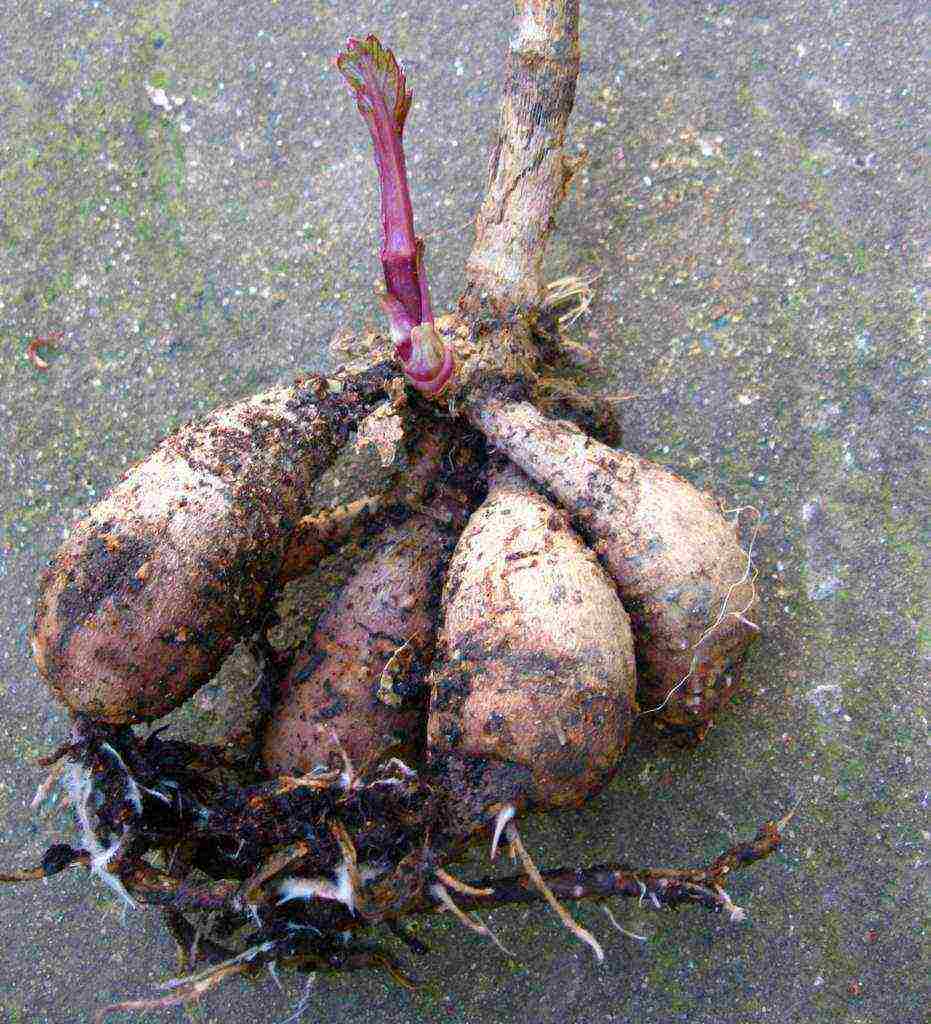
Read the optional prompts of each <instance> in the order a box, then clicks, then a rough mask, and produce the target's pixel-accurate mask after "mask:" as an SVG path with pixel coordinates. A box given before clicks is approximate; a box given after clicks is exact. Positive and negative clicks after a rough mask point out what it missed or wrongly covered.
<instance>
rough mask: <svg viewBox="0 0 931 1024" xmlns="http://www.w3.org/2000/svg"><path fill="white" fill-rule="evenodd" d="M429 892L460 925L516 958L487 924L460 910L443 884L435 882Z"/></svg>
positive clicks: (513, 958)
mask: <svg viewBox="0 0 931 1024" xmlns="http://www.w3.org/2000/svg"><path fill="white" fill-rule="evenodd" d="M430 894H431V895H432V896H434V897H435V898H436V899H438V900H439V901H440V903H442V905H443V906H444V907H445V908H446V909H447V910H448V911H449V912H450V913H451V914H452V915H453V917H455V919H456V920H457V921H458V922H459V923H460V924H462V925H465V927H466V928H468V929H469V931H470V932H475V934H476V935H484V936H485V938H486V939H490V940H491V941H492V942H493V943H494V944H495V945H496V946H497V947H498V949H500V950H501V952H502V953H504V955H505V956H509V957H511V959H512V960H516V959H517V957H516V956H514V954H513V953H512V952H511V951H510V950H509V949H508V948H507V947H506V946H505V945H504V943H502V941H501V940H500V939H499V938H498V936H497V935H495V933H494V932H493V931H492V930H491V929H490V928H489V927H488V925H487V924H483V923H482V922H481V921H476V920H475V918H474V917H470V916H469V915H468V914H467V913H466V912H465V911H464V910H461V909H460V908H459V907H458V906H457V905H456V902H455V900H454V899H453V898H452V896H450V895H449V892H448V891H447V890H446V888H445V886H442V885H440V883H439V882H435V883H434V884H433V885H431V886H430Z"/></svg>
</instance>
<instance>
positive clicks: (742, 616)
mask: <svg viewBox="0 0 931 1024" xmlns="http://www.w3.org/2000/svg"><path fill="white" fill-rule="evenodd" d="M741 512H752V513H753V516H754V519H755V523H754V527H753V533H752V534H751V535H750V543H749V544H748V545H747V565H746V568H745V569H744V571H743V573H742V575H741V577H740V579H738V580H735V581H734V582H733V583H731V585H730V586H729V587H728V588H727V593H726V594H725V595H724V599H723V600H722V602H721V608H720V611H719V612H718V614H717V617H716V618H715V620H714V622H712V623H711V625H710V626H708V627H707V628H706V629H705V631H704V632H703V633H702V635H701V636H700V637H699V638H698V639H697V640H696V641H695V643H694V644H692V648H691V649H692V650H693V651H697V650H698V648H699V647H701V645H702V644H703V643H704V642H705V640H707V639H708V637H709V636H711V634H712V633H713V632H714V631H715V630H716V629H717V628H718V626H720V625H721V623H722V622H723V621H724V620H725V619H727V618H730V617H733V618H735V619H737V621H738V622H742V623H743V624H744V625H745V626H749V627H750V629H752V630H754V631H756V632H759V631H760V627H759V626H758V625H757V624H756V623H755V622H752V621H751V620H750V619H748V618H747V612H749V611H750V609H751V608H752V607H753V606H754V605H755V604H756V596H757V595H756V577H757V570H756V569H755V568H754V565H753V546H754V544H755V543H756V538H757V534H758V533H759V532H760V518H761V515H760V510H759V509H758V508H755V507H754V506H753V505H739V506H738V507H736V508H726V509H722V515H726V516H727V515H736V516H737V519H736V520H735V522H739V521H740V514H741ZM744 583H749V584H750V600H749V601H747V603H746V605H744V607H743V608H741V609H740V610H739V611H733V610H731V611H728V607H727V606H728V604H729V603H730V599H731V594H733V593H734V591H735V590H736V589H737V588H738V587H742V586H743V585H744ZM697 667H698V655H697V653H696V654H695V655H694V656H693V657H692V663H691V665H690V666H689V670H688V672H686V674H685V675H684V676H683V677H682V678H681V679H680V680H679V682H678V683H676V685H675V686H673V687H672V689H671V690H670V691H669V693H667V694H666V697H665V699H664V700H663V702H662V704H658V705H657V706H656V707H655V708H645V709H644V710H643V711H641V712H640V713H639V714H638V715H637V717H638V718H642V717H643V716H644V715H655V714H656V713H657V712H658V711H662V710H663V708H664V707H666V705H667V704H668V703H669V701H670V700H672V697H673V695H674V694H675V693H676V692H677V691H678V690H681V689H682V687H683V686H685V684H686V683H687V682H688V681H689V679H690V678H691V677H692V673H693V672H694V671H695V669H696V668H697Z"/></svg>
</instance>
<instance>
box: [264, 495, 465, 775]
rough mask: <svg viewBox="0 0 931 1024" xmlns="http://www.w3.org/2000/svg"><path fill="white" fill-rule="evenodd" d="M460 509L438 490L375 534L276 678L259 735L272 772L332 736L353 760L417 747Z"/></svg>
mask: <svg viewBox="0 0 931 1024" xmlns="http://www.w3.org/2000/svg"><path fill="white" fill-rule="evenodd" d="M466 514H467V505H466V504H465V503H464V502H463V500H462V499H461V498H460V497H459V496H457V495H456V494H455V493H453V492H451V491H449V490H446V489H443V490H442V492H441V493H440V494H439V495H438V496H437V497H436V498H434V500H433V501H432V502H431V503H430V504H429V506H427V508H426V509H425V511H423V512H419V513H417V514H415V515H413V516H411V518H410V519H408V520H407V521H406V522H404V523H402V524H401V525H399V526H394V527H390V528H389V529H388V530H387V531H386V532H385V533H384V534H383V535H382V536H381V537H380V538H379V539H378V541H377V542H376V544H375V545H374V550H373V551H372V552H371V553H370V554H369V556H368V558H367V559H366V560H365V561H364V562H363V564H362V565H361V567H360V568H359V569H358V570H357V572H356V573H355V575H354V576H353V577H352V578H351V579H350V580H349V581H348V582H347V583H346V584H345V586H344V587H343V589H342V590H341V591H340V593H339V594H338V595H337V597H336V598H335V599H334V601H333V603H332V604H331V605H330V607H329V608H328V609H327V611H326V612H325V613H324V614H323V616H322V618H321V619H320V621H319V622H318V624H317V627H316V629H315V631H314V634H313V636H312V638H311V640H310V642H309V643H308V645H307V646H306V647H305V648H303V649H302V650H301V651H300V652H299V654H298V655H297V657H296V659H295V661H294V664H293V665H292V667H291V669H290V671H289V672H288V674H287V676H286V677H285V679H284V681H283V683H282V701H281V704H280V706H279V707H278V708H276V710H275V713H274V715H273V717H272V719H271V722H270V723H269V726H268V729H267V731H266V734H265V739H264V759H265V764H266V767H267V768H268V769H269V770H270V771H272V772H273V773H281V772H284V773H289V774H298V773H305V772H308V771H310V770H311V769H312V768H314V767H315V766H317V765H321V764H323V765H326V763H327V760H328V755H329V753H330V752H331V751H332V750H333V749H334V745H335V744H336V743H337V742H338V743H339V744H341V745H342V747H343V749H344V750H345V751H346V753H347V754H348V755H349V758H350V759H351V761H352V762H353V763H354V764H355V765H356V766H357V767H359V768H364V766H366V765H367V764H369V763H371V762H373V761H374V760H375V759H376V758H377V757H378V755H379V754H381V753H383V752H385V751H386V750H388V749H389V748H393V747H395V746H396V745H398V744H400V746H401V747H402V748H404V749H405V753H406V754H409V753H410V750H411V748H415V749H416V748H419V747H420V745H421V743H422V737H421V736H420V732H421V726H420V722H421V720H422V717H423V712H424V707H425V704H426V696H425V695H426V689H425V684H424V675H425V672H426V669H427V668H428V667H429V664H430V659H431V656H432V652H433V638H434V631H435V626H436V617H437V612H438V608H439V597H440V590H441V588H442V584H443V572H444V568H445V565H446V562H447V561H448V559H449V555H450V553H451V551H452V549H453V546H454V545H455V542H456V538H457V535H458V529H459V528H461V526H462V524H463V523H464V521H465V516H466ZM397 669H401V670H400V671H397ZM389 677H391V678H390V679H389ZM383 683H384V684H385V685H382V684H383Z"/></svg>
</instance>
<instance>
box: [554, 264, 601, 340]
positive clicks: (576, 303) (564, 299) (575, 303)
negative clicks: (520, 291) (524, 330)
mask: <svg viewBox="0 0 931 1024" xmlns="http://www.w3.org/2000/svg"><path fill="white" fill-rule="evenodd" d="M600 276H601V274H600V273H599V274H593V275H592V276H591V277H589V278H587V279H586V278H584V277H579V276H578V275H577V274H567V275H566V276H565V277H558V278H556V280H555V281H550V282H549V284H548V285H547V286H546V289H545V290H544V293H543V308H544V309H558V308H559V307H560V306H566V305H568V304H569V303H572V307H571V308H570V309H567V310H566V311H565V312H564V313H560V315H559V323H560V324H561V325H562V326H563V327H571V326H572V325H573V324H574V323H575V322H576V320H578V319H580V318H581V317H582V316H584V315H585V314H586V313H587V312H588V310H589V307H590V306H591V304H592V300H593V299H594V297H595V289H594V288H593V287H592V285H593V284H594V283H595V282H596V281H597V280H598V278H599V277H600Z"/></svg>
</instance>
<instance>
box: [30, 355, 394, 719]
mask: <svg viewBox="0 0 931 1024" xmlns="http://www.w3.org/2000/svg"><path fill="white" fill-rule="evenodd" d="M390 373H391V371H390V370H389V369H387V368H386V367H384V366H379V367H373V368H372V369H370V370H368V371H366V372H365V373H362V374H359V375H357V376H356V377H355V378H348V379H347V380H346V381H344V382H341V383H340V384H339V385H338V386H337V389H336V390H334V389H333V388H331V386H330V385H329V384H328V383H327V382H326V381H325V380H324V379H322V378H318V377H314V378H309V379H307V380H304V381H298V382H297V383H295V384H293V385H291V386H283V387H277V388H273V389H272V390H270V391H267V392H264V393H263V394H260V395H256V396H254V397H252V398H248V399H246V400H244V401H241V402H238V403H236V404H235V405H232V406H229V407H228V408H225V409H220V410H217V411H216V412H214V413H212V414H210V415H209V416H207V417H206V419H204V420H202V421H200V422H196V423H191V424H188V425H187V426H185V427H182V428H181V429H180V430H179V431H178V432H177V433H175V434H173V435H172V436H171V437H169V438H168V439H167V440H165V441H163V442H162V444H161V445H160V446H159V447H158V448H157V449H156V450H155V451H154V452H153V453H152V454H151V455H150V456H149V457H148V458H147V459H145V460H144V461H143V462H141V463H139V464H138V465H136V466H134V467H133V468H132V469H130V470H129V471H128V472H127V473H126V474H125V475H124V476H123V479H122V480H121V481H120V482H119V483H118V484H117V485H116V486H115V487H114V488H113V489H112V490H111V491H110V492H109V493H108V494H107V495H106V497H105V498H104V499H103V500H102V501H100V502H99V503H98V504H97V505H96V506H95V507H94V508H93V509H91V511H90V512H89V513H88V514H87V516H86V517H85V518H84V519H83V520H82V521H81V522H80V523H78V524H77V526H76V527H75V528H74V530H73V531H72V533H71V535H70V536H69V537H68V539H67V540H66V541H65V542H64V543H63V544H62V546H61V547H60V548H59V550H58V551H57V552H56V554H55V555H54V557H53V558H52V560H51V562H50V563H49V566H48V568H47V569H46V570H45V572H44V574H43V576H42V578H41V581H40V591H39V600H38V603H37V607H36V613H35V620H34V625H33V636H32V646H33V651H34V654H35V658H36V663H37V665H38V667H39V671H40V672H41V673H42V675H43V676H44V677H45V679H46V681H47V682H48V684H49V686H50V687H51V688H52V690H53V691H54V692H55V694H56V695H57V696H58V697H59V698H60V699H61V700H62V701H64V703H65V704H67V705H68V707H69V708H71V710H72V711H74V712H78V713H82V714H85V715H87V716H89V717H91V718H94V719H96V720H98V721H103V722H110V723H114V724H122V723H130V722H142V721H147V720H150V719H154V718H158V717H159V716H160V715H164V714H166V713H167V712H168V711H170V710H171V709H172V708H174V707H177V706H178V705H180V704H181V703H182V702H183V701H184V700H186V699H187V698H188V697H189V696H190V695H191V694H192V693H194V691H195V690H196V689H197V688H198V687H199V686H200V685H201V684H202V683H204V682H206V680H207V679H209V678H210V676H211V675H213V673H214V672H215V671H216V670H217V668H218V667H219V665H220V663H221V662H222V660H223V658H224V657H225V656H226V655H227V654H228V653H229V652H230V650H231V649H232V648H233V646H234V645H235V644H236V643H237V641H238V640H239V639H240V638H241V637H242V636H243V635H245V633H247V632H248V631H249V630H250V628H254V627H255V625H256V624H257V622H258V620H259V618H260V616H261V614H262V609H263V605H264V602H265V600H266V598H267V596H268V595H269V593H270V591H271V590H272V589H273V588H274V587H275V586H276V585H277V582H278V577H279V573H280V570H281V567H282V562H283V559H284V556H285V550H286V547H287V543H288V539H289V537H290V536H291V534H292V532H293V531H294V528H295V525H296V523H297V521H298V519H299V518H300V516H301V515H302V513H303V512H304V511H305V508H306V501H307V495H308V492H309V489H310V487H311V485H312V483H313V481H314V480H315V479H316V477H317V476H318V475H319V474H320V472H321V471H322V470H323V469H324V468H325V467H326V466H327V465H328V464H329V463H330V462H331V461H332V460H333V459H334V458H335V456H336V453H337V451H338V450H339V447H340V446H341V445H342V444H344V443H345V441H346V439H347V438H348V436H349V433H350V432H351V430H353V429H354V428H355V427H356V426H357V425H358V422H359V420H360V419H362V417H363V416H365V415H366V414H367V413H368V412H370V411H371V409H372V408H373V407H374V405H375V404H376V402H377V401H379V400H381V399H383V398H384V395H385V390H384V388H385V381H386V379H387V377H388V376H389V375H390Z"/></svg>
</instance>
